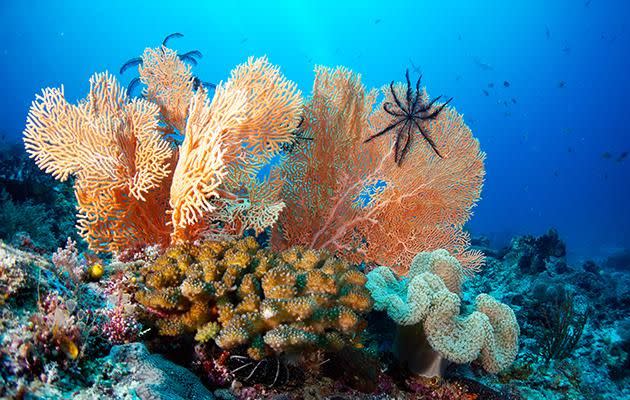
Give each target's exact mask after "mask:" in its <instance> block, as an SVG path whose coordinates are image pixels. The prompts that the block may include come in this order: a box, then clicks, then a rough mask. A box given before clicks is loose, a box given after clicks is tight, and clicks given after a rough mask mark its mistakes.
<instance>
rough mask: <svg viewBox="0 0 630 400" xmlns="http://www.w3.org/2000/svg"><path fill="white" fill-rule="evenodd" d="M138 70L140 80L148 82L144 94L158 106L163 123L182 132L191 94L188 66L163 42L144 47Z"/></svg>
mask: <svg viewBox="0 0 630 400" xmlns="http://www.w3.org/2000/svg"><path fill="white" fill-rule="evenodd" d="M139 70H140V80H141V81H142V83H144V84H145V85H147V87H146V89H145V90H144V92H143V94H144V96H145V98H146V99H147V100H149V101H151V102H153V103H155V104H157V105H158V106H160V112H161V115H162V117H163V121H162V122H163V123H165V124H166V125H167V126H170V127H171V130H172V129H176V130H177V131H179V132H182V131H183V130H184V127H185V125H186V118H187V117H188V108H189V106H190V101H191V99H192V96H193V94H194V92H193V76H192V72H191V70H190V66H189V65H187V64H186V63H184V62H183V61H182V60H180V59H179V57H178V56H177V52H176V51H174V50H171V49H169V48H167V47H163V46H162V47H159V48H156V49H150V48H148V49H146V50H145V51H144V53H143V54H142V65H141V66H140V68H139Z"/></svg>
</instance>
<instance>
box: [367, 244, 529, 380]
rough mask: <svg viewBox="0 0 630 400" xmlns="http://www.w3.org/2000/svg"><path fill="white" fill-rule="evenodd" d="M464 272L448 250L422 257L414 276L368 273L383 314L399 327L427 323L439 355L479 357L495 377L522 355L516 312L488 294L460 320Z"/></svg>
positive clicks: (380, 271)
mask: <svg viewBox="0 0 630 400" xmlns="http://www.w3.org/2000/svg"><path fill="white" fill-rule="evenodd" d="M462 279H463V269H462V267H461V265H460V264H459V262H458V261H457V259H455V258H454V257H452V256H450V255H449V254H448V252H447V251H445V250H436V251H433V252H431V253H419V254H418V255H417V256H416V257H415V258H414V260H413V262H412V264H411V267H410V270H409V275H408V277H406V278H404V279H402V280H398V278H397V277H396V276H395V275H394V273H393V272H392V271H391V269H389V268H387V267H379V268H376V269H375V270H373V271H371V272H370V273H369V274H368V283H367V285H366V286H367V288H368V289H369V290H370V292H371V293H372V297H373V298H374V302H375V305H374V307H375V308H376V309H377V310H386V311H387V313H388V314H389V316H390V317H391V318H392V319H393V320H394V321H395V322H396V323H398V324H399V325H414V324H420V323H421V324H422V327H423V331H424V334H425V335H426V337H427V341H428V342H429V344H430V345H431V347H433V349H434V350H435V351H437V352H438V353H440V354H442V355H443V356H444V357H445V358H447V359H448V360H450V361H453V362H456V363H467V362H471V361H474V360H476V359H479V361H480V362H481V364H482V365H483V367H484V368H485V369H486V370H487V371H489V372H492V373H496V372H499V371H501V370H503V369H505V368H507V367H508V366H509V365H510V364H511V363H512V361H514V358H515V357H516V353H517V351H518V336H519V332H520V330H519V326H518V323H517V322H516V317H515V315H514V312H513V311H512V309H510V308H509V307H508V306H507V305H505V304H502V303H500V302H498V301H496V300H495V299H493V298H492V297H491V296H489V295H487V294H480V295H478V296H477V298H476V300H475V304H476V311H473V312H472V313H471V314H470V315H468V316H465V317H463V316H460V308H461V299H460V296H459V294H460V291H461V283H462Z"/></svg>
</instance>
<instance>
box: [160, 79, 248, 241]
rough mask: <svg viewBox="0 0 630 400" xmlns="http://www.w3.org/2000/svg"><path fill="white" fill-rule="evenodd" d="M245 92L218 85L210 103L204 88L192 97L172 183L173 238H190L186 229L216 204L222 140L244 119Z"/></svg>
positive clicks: (221, 166) (219, 179)
mask: <svg viewBox="0 0 630 400" xmlns="http://www.w3.org/2000/svg"><path fill="white" fill-rule="evenodd" d="M246 104H247V103H246V97H245V92H244V91H241V90H238V89H237V88H235V87H227V86H224V85H219V86H218V87H217V88H216V91H215V95H214V98H213V100H212V102H211V103H210V101H209V100H208V98H207V96H206V94H205V92H204V90H203V89H200V90H199V91H197V93H196V94H195V95H194V96H193V98H192V100H191V103H190V109H189V117H188V121H187V123H186V128H185V130H184V141H183V143H182V145H181V146H180V150H179V160H178V162H177V167H176V168H175V172H174V174H173V183H172V185H171V197H170V205H171V209H172V211H171V214H172V215H171V221H172V224H173V239H174V240H182V239H190V237H188V236H189V234H188V233H187V232H188V231H187V229H188V228H190V227H193V226H194V225H196V224H198V223H199V222H200V221H201V219H202V217H203V215H204V214H207V213H211V212H213V211H214V210H215V209H216V207H215V206H214V205H213V204H212V202H211V199H212V198H214V197H219V192H218V189H219V187H220V185H221V183H222V180H223V177H224V176H225V173H226V171H225V163H224V161H223V154H224V152H225V147H224V140H225V139H226V138H227V137H228V136H231V135H230V133H232V132H233V131H234V130H235V129H237V127H239V126H240V124H241V123H242V122H243V120H244V117H245V114H244V112H243V111H244V110H245V107H246Z"/></svg>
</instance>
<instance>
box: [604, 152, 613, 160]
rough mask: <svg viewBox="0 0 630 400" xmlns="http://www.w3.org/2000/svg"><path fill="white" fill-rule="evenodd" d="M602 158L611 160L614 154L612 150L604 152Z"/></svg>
mask: <svg viewBox="0 0 630 400" xmlns="http://www.w3.org/2000/svg"><path fill="white" fill-rule="evenodd" d="M602 158H603V159H604V160H610V159H611V158H612V154H610V152H608V151H605V152H603V153H602Z"/></svg>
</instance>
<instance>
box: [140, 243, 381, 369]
mask: <svg viewBox="0 0 630 400" xmlns="http://www.w3.org/2000/svg"><path fill="white" fill-rule="evenodd" d="M140 275H141V281H142V282H143V286H142V288H141V289H140V290H139V291H138V292H137V293H136V300H137V301H138V302H139V303H140V304H142V305H143V306H144V309H145V310H146V312H145V319H147V320H148V322H149V323H152V324H153V325H154V326H155V327H156V328H157V330H158V332H159V334H160V335H165V336H177V335H182V334H186V333H191V334H192V333H194V334H195V339H196V340H197V341H199V342H208V341H210V340H214V341H215V342H216V344H217V345H218V346H219V347H221V348H223V349H228V350H229V349H234V348H238V347H247V352H248V355H249V356H250V357H252V358H255V359H260V358H263V357H264V356H266V355H268V354H270V353H283V352H286V351H297V350H300V349H305V348H315V347H316V348H326V349H329V350H335V349H340V348H341V347H343V346H345V345H353V344H356V342H357V341H358V340H359V339H360V335H359V333H360V332H361V330H362V328H363V327H364V325H365V322H364V321H363V319H362V317H361V316H362V314H364V313H367V312H368V311H369V310H370V309H371V308H372V300H371V298H370V295H369V292H368V291H367V289H366V288H365V283H366V281H367V278H366V277H365V275H363V274H362V273H361V272H359V271H358V270H357V269H356V268H355V267H353V266H352V265H351V264H349V263H348V262H346V261H343V260H340V259H338V258H335V257H332V256H330V255H329V254H328V253H326V252H323V251H313V250H306V249H303V248H300V247H294V248H291V249H288V250H285V251H283V252H280V253H273V252H271V251H269V250H266V249H260V248H259V246H258V244H257V243H256V241H255V240H254V239H253V238H245V239H241V240H238V241H231V242H229V241H223V242H212V241H209V242H205V243H201V244H199V245H198V246H191V245H181V246H175V247H172V248H170V249H169V250H167V251H166V252H165V253H164V255H162V256H161V257H160V258H158V259H157V260H156V261H155V262H154V263H153V264H150V265H147V266H145V267H143V268H142V269H141V271H140Z"/></svg>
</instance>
